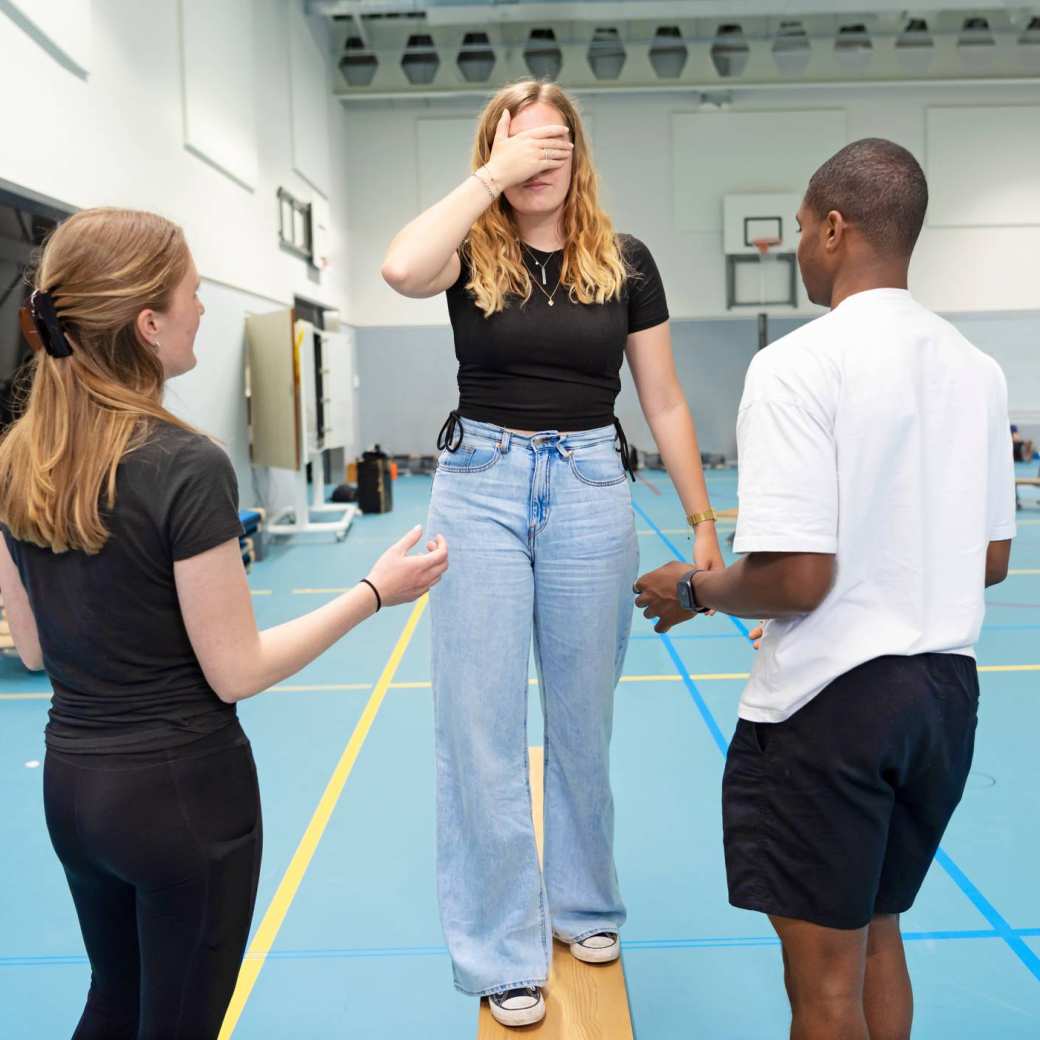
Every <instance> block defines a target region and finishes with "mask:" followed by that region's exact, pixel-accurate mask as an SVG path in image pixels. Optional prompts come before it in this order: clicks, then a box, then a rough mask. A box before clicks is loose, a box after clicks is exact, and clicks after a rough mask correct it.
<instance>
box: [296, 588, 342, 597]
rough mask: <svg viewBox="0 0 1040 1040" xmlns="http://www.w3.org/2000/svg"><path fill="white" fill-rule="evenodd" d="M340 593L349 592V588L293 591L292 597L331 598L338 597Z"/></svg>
mask: <svg viewBox="0 0 1040 1040" xmlns="http://www.w3.org/2000/svg"><path fill="white" fill-rule="evenodd" d="M341 592H350V588H349V587H344V588H342V589H293V590H292V594H293V595H294V596H331V595H337V596H338V595H339V594H340V593H341Z"/></svg>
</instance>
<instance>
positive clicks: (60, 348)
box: [18, 289, 72, 358]
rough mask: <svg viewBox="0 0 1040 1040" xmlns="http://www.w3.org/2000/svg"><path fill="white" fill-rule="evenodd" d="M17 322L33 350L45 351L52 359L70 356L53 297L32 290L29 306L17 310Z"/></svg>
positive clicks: (70, 352) (70, 350)
mask: <svg viewBox="0 0 1040 1040" xmlns="http://www.w3.org/2000/svg"><path fill="white" fill-rule="evenodd" d="M18 322H19V324H20V325H21V327H22V334H23V335H24V336H25V338H26V340H27V341H28V343H29V346H30V347H32V349H33V350H35V351H40V350H43V351H46V352H47V353H48V354H50V356H51V357H53V358H63V357H69V356H71V354H72V347H70V346H69V341H68V339H67V338H66V336H65V333H64V331H63V330H62V327H61V321H60V319H59V318H58V311H57V308H56V307H55V306H54V297H53V296H51V294H50V293H48V292H45V291H43V290H42V289H36V290H34V291H33V294H32V296H30V297H29V306H28V307H21V308H19V311H18Z"/></svg>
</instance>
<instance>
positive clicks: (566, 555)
mask: <svg viewBox="0 0 1040 1040" xmlns="http://www.w3.org/2000/svg"><path fill="white" fill-rule="evenodd" d="M472 165H473V171H474V172H473V175H472V176H471V177H469V178H468V179H467V180H465V181H464V182H463V183H462V184H460V185H459V186H458V187H457V188H456V189H455V190H454V191H453V192H452V193H451V194H450V195H448V196H447V197H445V198H444V199H442V200H441V201H440V202H438V203H437V204H436V205H434V206H433V207H431V208H430V209H429V210H427V211H426V212H425V213H423V214H422V215H421V216H419V217H418V218H417V219H416V220H414V221H413V222H412V223H411V224H409V225H408V226H407V227H405V228H404V229H403V230H402V231H401V232H400V233H399V234H398V235H397V237H396V238H395V239H394V241H393V242H392V243H391V245H390V248H389V251H388V253H387V256H386V260H385V263H384V266H383V275H384V277H385V278H386V280H387V282H388V283H389V284H390V285H391V286H393V287H394V288H395V289H396V290H397V291H398V292H400V293H402V294H403V295H405V296H412V297H427V296H433V295H436V294H438V293H441V292H446V293H447V299H448V308H449V314H450V317H451V322H452V327H453V329H454V333H455V348H456V355H457V357H458V360H459V404H458V407H457V408H456V409H455V410H454V411H453V412H452V414H451V416H450V417H449V420H448V422H447V423H446V424H445V427H444V430H443V431H442V440H441V445H440V446H441V447H442V448H443V453H442V455H441V458H440V463H439V467H438V471H437V475H436V478H435V481H434V490H433V501H432V503H431V509H430V520H429V525H430V529H431V530H432V529H434V528H436V529H437V530H438V531H439V530H442V529H443V530H444V532H445V535H446V537H447V538H448V539H449V541H450V542H451V544H452V569H451V571H450V572H449V574H448V575H447V576H446V577H445V580H444V581H443V582H442V583H441V584H440V585H439V586H438V588H437V589H436V590H434V593H433V595H432V597H431V607H432V624H433V686H434V701H435V709H436V739H437V794H438V814H437V818H438V848H439V855H438V888H439V895H440V904H441V916H442V921H443V924H444V929H445V934H446V936H447V941H448V947H449V950H450V952H451V956H452V960H453V963H454V970H455V982H456V985H457V986H458V988H459V989H461V990H462V991H463V992H466V993H470V994H474V995H480V996H484V995H486V996H488V997H489V998H490V1005H491V1011H492V1014H493V1015H494V1016H495V1018H496V1019H498V1020H499V1021H500V1022H502V1023H504V1024H506V1025H513V1026H520V1025H526V1024H529V1023H532V1022H536V1021H538V1020H540V1019H541V1017H542V1016H543V1015H544V1013H545V1004H544V1000H543V998H542V994H541V987H542V985H543V984H544V983H545V981H546V978H547V976H548V973H549V962H550V956H551V946H552V937H553V935H554V934H555V935H556V936H557V937H558V938H559V939H561V940H562V941H564V942H566V943H568V944H570V949H571V952H572V953H573V954H574V956H576V957H578V958H579V959H581V960H583V961H589V962H606V961H610V960H613V959H615V958H616V957H617V956H618V952H619V940H618V931H619V929H620V928H621V925H622V924H623V922H624V920H625V909H624V905H623V903H622V901H621V895H620V893H619V890H618V883H617V877H616V874H615V870H614V861H613V802H612V798H611V793H610V782H609V775H608V758H609V743H610V731H611V719H612V707H613V696H614V688H615V685H616V683H617V680H618V678H619V676H620V672H621V668H622V665H623V661H624V656H625V649H626V646H627V642H628V635H629V629H630V626H631V618H632V583H633V581H634V580H635V577H636V574H637V567H638V550H637V544H636V534H635V529H634V523H633V516H632V505H631V498H630V493H629V490H628V483H627V477H626V468H627V452H626V451H625V440H624V435H623V433H622V431H621V429H620V426H619V425H618V424H617V422H616V419H615V417H614V400H615V398H616V397H617V394H618V391H619V390H620V378H619V371H620V368H621V364H622V361H623V359H624V358H626V357H627V359H628V363H629V367H630V369H631V371H632V374H633V377H634V379H635V383H636V387H637V389H638V391H639V398H640V402H641V404H642V407H643V411H644V414H645V415H646V417H647V420H648V422H649V424H650V427H651V429H652V430H653V433H654V437H655V439H656V441H657V444H658V446H659V448H660V451H661V454H662V456H663V458H664V460H665V463H666V465H667V467H668V471H669V473H670V474H671V477H672V480H673V482H674V484H675V486H676V489H677V491H678V492H679V497H680V499H681V500H682V504H683V507H684V509H685V511H686V513H687V514H689V515H690V516H691V518H692V520H693V521H695V522H696V534H697V537H696V541H695V547H694V560H695V561H696V563H697V564H698V565H699V566H701V567H704V568H716V567H721V566H722V556H721V553H720V551H719V545H718V541H717V538H716V534H715V525H714V513H713V512H712V510H711V504H710V502H709V500H708V492H707V489H706V487H705V482H704V476H703V473H702V470H701V463H700V452H699V449H698V446H697V437H696V433H695V431H694V425H693V421H692V419H691V416H690V412H689V409H688V408H687V405H686V401H685V399H684V397H683V394H682V390H681V388H680V386H679V382H678V379H677V377H676V372H675V366H674V362H673V358H672V349H671V340H670V336H669V331H668V310H667V305H666V303H665V297H664V289H663V287H662V285H661V280H660V276H659V275H658V272H657V268H656V266H655V265H654V261H653V258H652V257H651V255H650V252H649V250H648V249H647V248H646V246H644V245H643V244H642V243H641V242H640V241H639V240H638V239H635V238H633V237H631V236H628V235H619V234H616V233H615V231H614V229H613V227H612V225H611V222H610V219H609V218H608V217H607V215H606V214H605V213H604V212H603V210H602V209H601V208H600V205H599V200H598V189H597V179H596V173H595V170H594V168H593V166H592V161H591V157H590V154H589V149H588V145H587V143H586V139H585V135H584V131H583V129H582V124H581V119H580V117H579V114H578V112H577V110H576V108H575V106H574V103H573V102H572V100H571V99H570V98H569V97H568V95H567V94H566V93H565V92H564V91H562V90H561V89H560V88H559V87H556V86H555V85H552V84H544V83H536V82H525V83H519V84H516V85H513V86H510V87H507V88H505V89H503V90H502V91H500V92H499V93H498V94H497V95H496V96H495V97H494V98H493V99H492V100H491V102H490V103H489V104H488V105H487V107H486V108H485V110H484V112H483V114H482V115H481V117H480V120H479V126H478V129H477V135H476V141H475V145H474V152H473V163H472ZM618 441H620V448H621V451H620V452H619V450H618V447H616V442H618ZM532 640H533V644H534V650H535V658H536V662H537V666H538V672H539V679H540V690H541V697H542V706H543V711H544V716H545V869H544V875H543V873H542V872H541V871H540V869H539V866H538V859H537V855H536V850H535V842H534V833H533V828H532V821H531V811H530V800H529V789H528V775H527V736H526V715H527V698H528V660H529V657H530V653H531V646H532Z"/></svg>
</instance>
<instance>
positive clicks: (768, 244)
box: [751, 238, 780, 260]
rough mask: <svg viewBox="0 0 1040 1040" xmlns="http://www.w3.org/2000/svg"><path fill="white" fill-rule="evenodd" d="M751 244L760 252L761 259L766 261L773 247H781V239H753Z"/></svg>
mask: <svg viewBox="0 0 1040 1040" xmlns="http://www.w3.org/2000/svg"><path fill="white" fill-rule="evenodd" d="M751 244H752V245H753V246H754V247H755V248H756V249H757V250H758V255H759V257H760V259H762V260H765V259H766V257H767V256H768V255H769V250H770V249H772V248H773V246H778V245H780V239H779V238H753V239H752V240H751Z"/></svg>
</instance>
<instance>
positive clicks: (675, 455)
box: [647, 399, 711, 514]
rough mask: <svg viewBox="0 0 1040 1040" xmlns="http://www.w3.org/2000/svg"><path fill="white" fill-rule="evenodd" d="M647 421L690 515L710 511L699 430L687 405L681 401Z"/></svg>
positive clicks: (648, 417) (648, 418) (650, 416)
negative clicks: (698, 438)
mask: <svg viewBox="0 0 1040 1040" xmlns="http://www.w3.org/2000/svg"><path fill="white" fill-rule="evenodd" d="M647 422H648V423H649V425H650V430H651V432H652V433H653V435H654V440H655V441H656V442H657V447H658V450H659V451H660V452H661V459H662V461H663V462H664V465H665V468H666V469H667V470H668V476H669V477H671V480H672V484H674V485H675V490H676V492H678V495H679V500H680V501H681V502H682V505H683V509H684V510H685V511H686V513H687V514H691V513H703V512H704V511H705V510H707V509H710V508H711V500H710V498H709V497H708V485H707V483H706V482H705V480H704V467H703V466H702V465H701V449H700V445H699V444H698V443H697V428H696V427H695V426H694V424H693V416H691V415H690V409H689V408H688V407H687V406H686V402H685V401H684V400H681V399H680V400H679V401H677V402H676V403H675V404H673V405H672V406H671V407H669V408H667V409H665V410H663V411H661V412H658V413H657V414H654V415H649V416H647Z"/></svg>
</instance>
